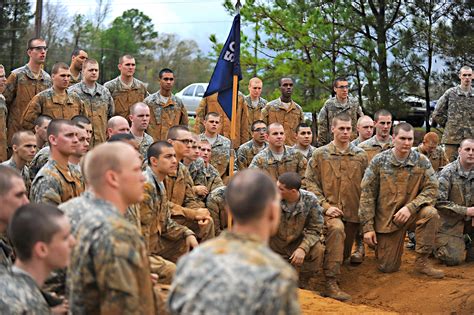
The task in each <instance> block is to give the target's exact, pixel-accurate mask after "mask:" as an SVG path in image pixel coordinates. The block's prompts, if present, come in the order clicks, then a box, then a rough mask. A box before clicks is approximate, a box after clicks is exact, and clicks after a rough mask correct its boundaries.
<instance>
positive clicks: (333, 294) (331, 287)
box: [321, 278, 351, 302]
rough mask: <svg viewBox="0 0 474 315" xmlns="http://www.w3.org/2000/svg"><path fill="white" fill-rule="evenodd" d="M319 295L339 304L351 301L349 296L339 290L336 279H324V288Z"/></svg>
mask: <svg viewBox="0 0 474 315" xmlns="http://www.w3.org/2000/svg"><path fill="white" fill-rule="evenodd" d="M321 295H322V296H324V297H330V298H332V299H335V300H338V301H341V302H346V301H349V300H350V299H351V296H350V295H349V294H347V293H346V292H344V291H342V290H341V289H339V286H338V285H337V281H336V278H326V288H325V289H324V291H323V293H322V294H321Z"/></svg>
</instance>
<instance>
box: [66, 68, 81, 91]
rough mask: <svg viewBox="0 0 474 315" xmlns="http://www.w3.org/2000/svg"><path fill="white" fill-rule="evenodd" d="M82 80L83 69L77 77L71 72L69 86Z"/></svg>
mask: <svg viewBox="0 0 474 315" xmlns="http://www.w3.org/2000/svg"><path fill="white" fill-rule="evenodd" d="M81 81H82V71H79V74H78V76H77V77H76V78H75V77H74V75H73V74H72V72H71V80H69V86H73V85H74V84H76V83H80V82H81ZM69 86H68V87H69Z"/></svg>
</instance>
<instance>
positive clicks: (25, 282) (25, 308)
mask: <svg viewBox="0 0 474 315" xmlns="http://www.w3.org/2000/svg"><path fill="white" fill-rule="evenodd" d="M0 313H1V314H5V315H7V314H8V315H9V314H12V315H13V314H36V315H43V314H51V310H50V308H49V306H48V303H47V302H46V300H45V298H44V297H43V294H42V293H41V290H40V288H39V287H38V284H37V283H36V282H35V280H34V279H33V278H32V277H31V275H30V274H28V273H27V272H26V271H23V270H21V269H20V268H18V267H15V266H14V267H12V271H11V272H6V273H3V274H0Z"/></svg>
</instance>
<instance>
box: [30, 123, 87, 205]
mask: <svg viewBox="0 0 474 315" xmlns="http://www.w3.org/2000/svg"><path fill="white" fill-rule="evenodd" d="M48 141H49V144H50V149H51V154H50V158H49V160H48V162H47V163H46V164H45V165H44V166H43V167H42V168H41V170H40V171H39V172H38V174H37V175H36V177H35V179H34V180H33V183H32V184H31V191H30V199H31V201H33V202H37V203H40V202H44V203H50V204H55V205H59V204H60V203H63V202H65V201H67V200H69V199H71V198H74V197H77V196H79V195H80V194H81V193H82V191H83V190H84V187H83V183H82V180H81V176H80V174H78V173H77V171H76V170H75V169H74V168H73V167H71V166H70V165H69V163H68V160H69V157H70V156H71V155H72V154H73V153H74V151H75V150H76V148H77V146H78V139H77V127H76V125H75V124H74V123H73V122H72V121H70V120H64V119H53V120H52V121H51V123H50V124H49V126H48Z"/></svg>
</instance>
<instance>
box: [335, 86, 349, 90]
mask: <svg viewBox="0 0 474 315" xmlns="http://www.w3.org/2000/svg"><path fill="white" fill-rule="evenodd" d="M336 89H341V90H346V89H349V85H341V86H336Z"/></svg>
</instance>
